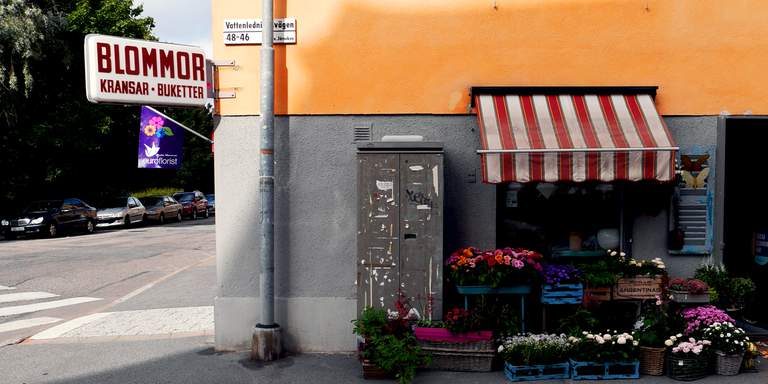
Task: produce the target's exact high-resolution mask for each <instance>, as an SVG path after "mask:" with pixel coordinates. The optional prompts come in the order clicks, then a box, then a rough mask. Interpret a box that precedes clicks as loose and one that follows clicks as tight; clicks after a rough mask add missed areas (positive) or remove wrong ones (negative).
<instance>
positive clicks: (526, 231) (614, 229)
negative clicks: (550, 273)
mask: <svg viewBox="0 0 768 384" xmlns="http://www.w3.org/2000/svg"><path fill="white" fill-rule="evenodd" d="M620 188H622V186H621V185H617V184H606V183H556V184H555V183H527V184H518V183H510V184H504V185H501V186H500V187H499V199H498V204H499V206H498V212H499V214H498V215H497V218H498V220H499V222H498V226H497V228H498V232H497V235H498V236H497V244H498V245H499V246H500V247H523V248H528V249H532V250H536V251H538V252H541V253H543V254H545V255H550V256H552V257H559V256H601V255H604V254H605V249H608V248H613V249H617V248H618V247H619V245H620V242H621V239H620V237H619V231H620V227H621V226H620V221H621V205H622V204H621V195H620Z"/></svg>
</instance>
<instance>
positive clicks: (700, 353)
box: [664, 333, 711, 381]
mask: <svg viewBox="0 0 768 384" xmlns="http://www.w3.org/2000/svg"><path fill="white" fill-rule="evenodd" d="M664 345H666V346H667V347H669V348H670V350H669V355H668V357H667V370H668V372H667V375H668V376H669V377H671V378H673V379H675V380H682V381H691V380H698V379H701V378H702V377H704V376H706V375H707V367H708V360H709V353H708V352H709V346H710V345H711V342H710V341H709V340H696V339H694V338H693V337H689V338H687V339H686V338H684V337H683V335H682V334H680V333H678V334H677V335H674V336H670V337H669V338H668V339H667V340H665V341H664Z"/></svg>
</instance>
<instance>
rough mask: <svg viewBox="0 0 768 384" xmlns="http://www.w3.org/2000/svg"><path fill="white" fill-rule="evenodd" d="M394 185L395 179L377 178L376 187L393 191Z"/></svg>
mask: <svg viewBox="0 0 768 384" xmlns="http://www.w3.org/2000/svg"><path fill="white" fill-rule="evenodd" d="M394 187H395V183H394V182H393V181H382V180H376V188H378V189H380V190H382V191H391V190H392V189H394Z"/></svg>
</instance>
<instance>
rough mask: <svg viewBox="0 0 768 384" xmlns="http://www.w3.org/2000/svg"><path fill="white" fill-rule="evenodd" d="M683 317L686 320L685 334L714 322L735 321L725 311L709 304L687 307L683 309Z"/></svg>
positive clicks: (699, 329)
mask: <svg viewBox="0 0 768 384" xmlns="http://www.w3.org/2000/svg"><path fill="white" fill-rule="evenodd" d="M683 319H685V321H686V327H685V334H686V335H690V334H692V333H694V332H697V331H701V330H702V329H703V328H706V327H707V326H709V325H711V324H714V323H731V324H733V323H735V321H734V320H733V318H731V317H730V316H728V314H727V313H725V312H723V311H721V310H719V309H717V308H715V307H714V306H711V305H707V306H703V307H695V308H688V309H686V310H684V311H683Z"/></svg>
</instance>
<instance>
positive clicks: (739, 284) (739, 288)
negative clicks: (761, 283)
mask: <svg viewBox="0 0 768 384" xmlns="http://www.w3.org/2000/svg"><path fill="white" fill-rule="evenodd" d="M754 292H755V283H754V282H753V281H752V279H749V278H745V277H734V278H732V279H731V280H730V289H729V296H730V301H731V306H733V307H735V308H737V309H741V308H744V302H745V301H746V299H747V298H748V297H749V296H750V295H752V293H754Z"/></svg>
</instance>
